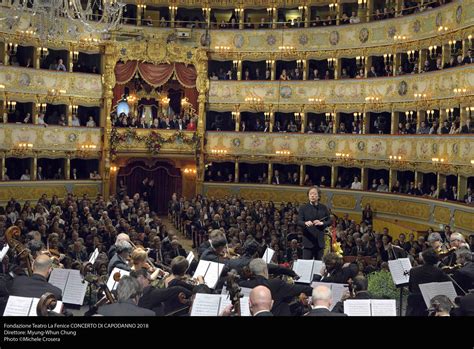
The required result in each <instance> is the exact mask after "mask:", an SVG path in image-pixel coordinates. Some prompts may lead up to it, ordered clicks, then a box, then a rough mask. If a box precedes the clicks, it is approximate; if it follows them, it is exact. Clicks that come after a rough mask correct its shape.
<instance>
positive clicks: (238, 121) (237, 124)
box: [235, 112, 240, 132]
mask: <svg viewBox="0 0 474 349" xmlns="http://www.w3.org/2000/svg"><path fill="white" fill-rule="evenodd" d="M235 131H236V132H238V131H240V112H237V114H236V115H235Z"/></svg>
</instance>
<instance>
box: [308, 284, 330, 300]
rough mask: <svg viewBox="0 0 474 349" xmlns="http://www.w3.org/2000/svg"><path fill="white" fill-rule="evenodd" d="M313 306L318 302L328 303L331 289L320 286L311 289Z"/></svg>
mask: <svg viewBox="0 0 474 349" xmlns="http://www.w3.org/2000/svg"><path fill="white" fill-rule="evenodd" d="M312 297H313V304H316V303H317V302H318V301H322V302H325V303H326V302H330V301H331V299H332V292H331V289H330V288H329V287H327V286H323V285H320V286H318V287H315V288H314V289H313V294H312Z"/></svg>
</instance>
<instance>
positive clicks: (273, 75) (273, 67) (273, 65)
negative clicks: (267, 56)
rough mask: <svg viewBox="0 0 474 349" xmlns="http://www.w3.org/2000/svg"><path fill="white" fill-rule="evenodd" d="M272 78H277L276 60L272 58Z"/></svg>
mask: <svg viewBox="0 0 474 349" xmlns="http://www.w3.org/2000/svg"><path fill="white" fill-rule="evenodd" d="M270 78H271V79H272V80H276V61H275V60H274V59H272V65H271V74H270Z"/></svg>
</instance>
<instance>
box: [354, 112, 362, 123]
mask: <svg viewBox="0 0 474 349" xmlns="http://www.w3.org/2000/svg"><path fill="white" fill-rule="evenodd" d="M362 116H363V113H354V121H356V122H357V121H361V120H362Z"/></svg>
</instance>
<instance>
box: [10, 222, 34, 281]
mask: <svg viewBox="0 0 474 349" xmlns="http://www.w3.org/2000/svg"><path fill="white" fill-rule="evenodd" d="M20 234H21V231H20V228H18V227H17V226H16V225H13V226H11V227H10V228H8V229H7V230H6V232H5V238H6V240H7V243H8V246H10V248H11V249H12V251H13V252H14V254H15V256H16V257H17V258H18V259H19V260H20V261H23V262H24V263H25V264H26V269H27V270H28V275H29V276H31V275H33V257H32V256H31V253H30V250H29V249H28V248H26V247H25V245H23V244H22V243H21V242H20V240H19V238H20Z"/></svg>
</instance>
